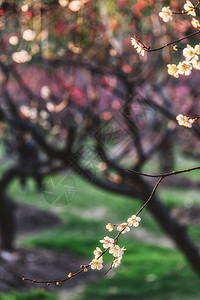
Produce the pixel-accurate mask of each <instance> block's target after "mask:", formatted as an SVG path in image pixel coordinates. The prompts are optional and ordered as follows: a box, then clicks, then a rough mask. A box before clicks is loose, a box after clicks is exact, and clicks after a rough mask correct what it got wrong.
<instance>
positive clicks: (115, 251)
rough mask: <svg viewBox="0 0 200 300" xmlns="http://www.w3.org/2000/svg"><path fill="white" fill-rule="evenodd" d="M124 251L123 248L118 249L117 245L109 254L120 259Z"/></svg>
mask: <svg viewBox="0 0 200 300" xmlns="http://www.w3.org/2000/svg"><path fill="white" fill-rule="evenodd" d="M125 250H126V249H125V248H124V247H122V248H120V247H119V245H115V246H114V247H111V248H110V250H109V253H110V254H112V255H113V256H114V257H122V255H123V254H124V251H125Z"/></svg>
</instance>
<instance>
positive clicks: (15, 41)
mask: <svg viewBox="0 0 200 300" xmlns="http://www.w3.org/2000/svg"><path fill="white" fill-rule="evenodd" d="M8 41H9V43H10V44H11V45H13V46H15V45H17V44H18V41H19V39H18V36H16V35H12V36H11V37H10V38H9V40H8Z"/></svg>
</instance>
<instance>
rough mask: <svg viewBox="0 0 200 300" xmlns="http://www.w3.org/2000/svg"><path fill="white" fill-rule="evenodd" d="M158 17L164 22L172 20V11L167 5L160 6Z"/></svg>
mask: <svg viewBox="0 0 200 300" xmlns="http://www.w3.org/2000/svg"><path fill="white" fill-rule="evenodd" d="M159 17H160V18H161V19H163V21H164V22H169V21H171V20H172V11H171V9H170V8H169V6H168V7H163V8H162V11H161V12H160V13H159Z"/></svg>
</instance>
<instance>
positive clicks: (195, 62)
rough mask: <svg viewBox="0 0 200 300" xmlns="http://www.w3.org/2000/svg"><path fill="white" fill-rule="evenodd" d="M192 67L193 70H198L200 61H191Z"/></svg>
mask: <svg viewBox="0 0 200 300" xmlns="http://www.w3.org/2000/svg"><path fill="white" fill-rule="evenodd" d="M192 65H193V68H194V69H195V70H200V60H198V59H195V60H193V61H192Z"/></svg>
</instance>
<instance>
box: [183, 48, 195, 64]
mask: <svg viewBox="0 0 200 300" xmlns="http://www.w3.org/2000/svg"><path fill="white" fill-rule="evenodd" d="M183 56H184V57H185V59H186V60H187V61H189V60H191V59H193V58H197V57H196V53H195V49H194V48H193V47H191V46H190V45H187V47H186V48H184V49H183Z"/></svg>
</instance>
